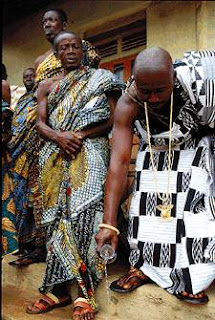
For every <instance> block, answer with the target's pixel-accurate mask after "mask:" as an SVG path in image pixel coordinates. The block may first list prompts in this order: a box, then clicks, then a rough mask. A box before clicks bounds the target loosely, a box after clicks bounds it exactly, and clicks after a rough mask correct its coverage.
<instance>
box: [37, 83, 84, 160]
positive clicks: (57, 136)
mask: <svg viewBox="0 0 215 320" xmlns="http://www.w3.org/2000/svg"><path fill="white" fill-rule="evenodd" d="M53 83H54V82H53V80H51V79H50V80H47V81H46V82H44V83H41V84H40V85H39V87H38V91H37V101H38V108H37V122H36V128H37V131H38V132H39V134H40V135H41V136H42V137H43V138H45V139H47V140H52V141H53V142H55V143H56V144H58V145H59V147H60V148H61V149H62V150H63V151H64V152H65V153H66V154H67V155H68V156H69V157H71V158H74V155H75V154H76V153H77V152H78V151H79V150H80V148H81V146H82V142H81V140H80V139H79V138H78V137H77V136H76V134H75V133H73V132H68V131H65V132H59V131H55V130H53V129H52V128H50V127H49V126H48V125H47V124H46V123H47V96H48V94H49V93H50V91H51V88H52V85H53Z"/></svg>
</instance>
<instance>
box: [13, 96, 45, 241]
mask: <svg viewBox="0 0 215 320" xmlns="http://www.w3.org/2000/svg"><path fill="white" fill-rule="evenodd" d="M36 105H37V102H36V99H35V96H34V93H33V92H30V93H26V94H24V95H23V96H22V97H21V98H20V99H19V101H18V103H17V105H16V107H15V110H14V115H13V121H12V127H11V129H12V139H11V141H10V143H9V150H10V154H11V173H12V176H13V185H14V196H15V198H14V200H15V206H16V228H17V231H18V238H19V244H20V247H22V246H24V245H25V244H26V243H28V242H32V241H37V242H38V243H40V242H42V243H44V241H45V234H44V232H43V231H42V230H40V228H39V224H40V217H41V203H40V199H41V197H40V195H39V194H40V193H39V184H38V181H37V178H36V177H37V176H38V172H39V171H38V162H36V161H35V159H36V158H37V159H38V151H39V150H38V148H39V137H38V134H37V131H36V130H35V122H36V112H35V111H36Z"/></svg>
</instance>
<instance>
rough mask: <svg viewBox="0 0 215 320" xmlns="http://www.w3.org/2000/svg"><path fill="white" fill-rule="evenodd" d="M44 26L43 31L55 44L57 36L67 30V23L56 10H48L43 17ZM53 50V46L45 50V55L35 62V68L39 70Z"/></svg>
mask: <svg viewBox="0 0 215 320" xmlns="http://www.w3.org/2000/svg"><path fill="white" fill-rule="evenodd" d="M42 27H43V31H44V33H45V37H46V39H47V40H48V41H49V42H50V43H51V45H52V44H53V41H54V38H55V36H56V35H57V34H58V33H60V32H61V31H64V30H66V28H67V23H66V22H63V23H62V22H61V20H60V18H59V15H58V13H57V12H56V11H52V10H51V11H47V12H46V13H45V14H44V16H43V19H42ZM52 52H53V48H51V49H49V50H48V51H47V52H45V53H44V54H43V55H41V56H39V57H38V58H37V59H36V60H35V63H34V67H35V70H37V67H38V66H39V64H40V63H41V62H43V61H44V60H45V59H46V57H48V56H49V55H50V53H52Z"/></svg>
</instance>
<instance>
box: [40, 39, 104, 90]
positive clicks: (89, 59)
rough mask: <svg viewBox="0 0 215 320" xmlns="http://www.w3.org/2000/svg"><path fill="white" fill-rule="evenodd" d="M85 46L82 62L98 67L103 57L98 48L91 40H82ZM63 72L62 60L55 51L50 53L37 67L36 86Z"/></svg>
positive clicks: (85, 64)
mask: <svg viewBox="0 0 215 320" xmlns="http://www.w3.org/2000/svg"><path fill="white" fill-rule="evenodd" d="M82 47H83V60H82V64H83V65H84V66H89V67H91V68H98V65H99V62H100V60H101V57H100V56H99V54H98V52H97V50H96V48H95V47H94V46H92V44H91V43H90V42H89V41H85V40H82ZM62 72H63V67H62V64H61V61H60V60H59V59H57V58H56V56H55V55H54V53H53V52H52V53H50V55H48V56H47V58H46V59H45V60H44V61H43V62H41V63H40V64H39V66H38V68H37V72H36V78H35V82H36V86H37V84H38V83H40V82H41V81H43V80H44V79H46V78H52V77H54V76H57V75H59V74H61V73H62Z"/></svg>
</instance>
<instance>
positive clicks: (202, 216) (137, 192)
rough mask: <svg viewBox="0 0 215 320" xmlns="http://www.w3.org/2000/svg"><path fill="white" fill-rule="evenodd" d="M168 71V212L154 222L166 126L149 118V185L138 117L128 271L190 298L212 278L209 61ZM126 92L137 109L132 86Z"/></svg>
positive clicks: (213, 90) (164, 167) (213, 60)
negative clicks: (171, 74)
mask: <svg viewBox="0 0 215 320" xmlns="http://www.w3.org/2000/svg"><path fill="white" fill-rule="evenodd" d="M196 57H197V59H194V58H196ZM175 66H176V67H175V70H176V75H177V78H178V80H177V81H176V83H175V88H174V91H173V97H174V101H173V110H175V111H174V113H173V126H172V152H171V170H170V187H169V199H168V200H169V203H171V204H172V205H173V208H172V210H171V217H170V218H169V219H168V218H167V219H165V218H162V217H161V212H160V211H159V210H158V208H157V206H158V205H160V204H161V200H160V198H159V197H158V192H159V193H160V194H161V195H162V196H163V197H164V196H165V194H166V192H167V181H168V143H169V130H168V121H167V126H166V125H165V119H163V118H159V117H158V116H155V115H154V114H153V113H151V114H150V131H151V139H150V140H151V144H152V149H153V160H154V163H155V167H156V172H157V173H156V176H157V185H156V183H155V177H154V172H153V171H154V170H153V167H152V163H151V159H150V152H149V146H148V139H147V133H146V121H145V116H144V113H143V115H142V116H141V117H140V120H137V121H136V122H135V125H136V130H137V132H138V135H139V138H140V146H139V152H138V155H137V160H136V184H135V188H134V191H133V196H132V201H131V207H130V212H129V232H128V235H129V236H128V238H129V242H130V247H131V249H132V250H131V254H130V263H131V265H133V266H135V267H136V268H138V269H140V270H141V271H142V272H144V273H145V274H146V275H147V276H148V277H150V278H151V279H152V280H153V281H154V282H155V283H157V284H158V285H159V286H161V287H163V288H165V289H166V290H168V291H169V292H170V293H172V294H174V293H178V292H181V291H187V292H189V293H193V294H196V293H198V292H201V291H203V290H205V289H206V288H207V287H208V286H209V285H210V284H211V283H212V282H213V280H214V278H215V260H214V259H215V246H214V241H215V211H214V196H215V190H214V179H215V176H214V165H213V164H214V163H213V154H212V148H211V137H212V136H211V135H210V128H213V127H214V116H215V87H214V83H215V73H214V74H212V70H213V68H214V66H215V54H214V52H202V53H201V52H198V53H190V54H186V58H185V59H183V60H182V61H180V62H179V61H178V62H177V64H176V65H175ZM178 68H179V69H178ZM183 68H185V70H184V69H183ZM182 69H183V70H182ZM193 70H194V71H195V70H196V71H195V72H193ZM186 71H188V72H186ZM197 71H198V72H197ZM189 72H190V73H189ZM185 73H186V74H187V75H189V77H190V78H189V79H190V80H191V82H188V81H187V80H186V79H187V78H185V77H184V74H185ZM209 74H210V75H211V76H210V75H209ZM182 80H183V81H182ZM188 84H189V85H190V88H192V91H191V90H189V88H188V87H187V85H188ZM127 91H128V94H129V95H130V96H133V98H134V99H135V101H140V100H138V97H137V94H135V87H134V86H132V84H131V86H130V88H128V89H127ZM191 93H192V98H193V99H192V100H191V99H190V96H191ZM138 103H139V102H138ZM163 120H164V122H163ZM161 126H163V129H162V130H158V128H161ZM211 132H212V131H211ZM212 199H213V200H212Z"/></svg>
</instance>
